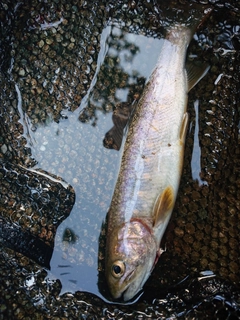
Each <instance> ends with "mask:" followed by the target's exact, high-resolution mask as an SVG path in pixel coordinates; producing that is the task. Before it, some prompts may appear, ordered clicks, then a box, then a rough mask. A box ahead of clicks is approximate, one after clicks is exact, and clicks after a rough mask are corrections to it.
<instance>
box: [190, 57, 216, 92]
mask: <svg viewBox="0 0 240 320" xmlns="http://www.w3.org/2000/svg"><path fill="white" fill-rule="evenodd" d="M209 68H210V66H209V65H208V64H205V63H196V62H195V63H192V62H191V63H190V62H187V63H186V71H187V80H188V92H189V91H190V90H191V89H192V88H193V87H194V86H195V85H196V84H197V83H198V82H199V81H200V80H201V79H202V78H203V77H204V76H205V75H206V74H207V72H208V70H209Z"/></svg>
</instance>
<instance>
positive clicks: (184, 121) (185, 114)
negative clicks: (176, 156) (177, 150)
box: [179, 112, 189, 143]
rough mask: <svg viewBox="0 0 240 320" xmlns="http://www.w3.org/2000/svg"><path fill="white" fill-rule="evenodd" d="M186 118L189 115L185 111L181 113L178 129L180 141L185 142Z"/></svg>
mask: <svg viewBox="0 0 240 320" xmlns="http://www.w3.org/2000/svg"><path fill="white" fill-rule="evenodd" d="M188 119H189V115H188V113H187V112H185V113H184V115H183V120H182V125H181V129H180V137H179V138H180V141H181V143H185V139H186V135H187V128H188Z"/></svg>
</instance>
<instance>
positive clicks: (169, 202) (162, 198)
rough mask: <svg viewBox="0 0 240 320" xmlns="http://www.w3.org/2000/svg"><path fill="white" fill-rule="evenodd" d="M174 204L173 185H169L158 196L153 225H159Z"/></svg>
mask: <svg viewBox="0 0 240 320" xmlns="http://www.w3.org/2000/svg"><path fill="white" fill-rule="evenodd" d="M173 206H174V192H173V189H172V187H170V186H168V187H167V188H166V189H164V191H163V192H162V193H161V194H160V195H159V196H158V198H157V200H156V202H155V205H154V208H153V227H156V226H158V225H159V224H160V223H162V222H163V221H164V220H165V218H166V217H167V215H168V214H170V210H171V209H173Z"/></svg>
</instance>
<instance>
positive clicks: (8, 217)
mask: <svg viewBox="0 0 240 320" xmlns="http://www.w3.org/2000/svg"><path fill="white" fill-rule="evenodd" d="M193 3H195V2H194V1H193ZM199 3H205V4H206V6H207V7H209V6H211V7H212V13H211V15H210V16H209V17H208V18H207V19H206V21H204V22H203V24H202V26H200V27H199V29H198V30H197V31H196V33H195V35H194V38H193V41H192V42H191V44H190V47H189V50H188V60H189V61H191V60H194V59H196V57H197V60H199V61H203V62H207V63H208V64H209V65H210V66H211V69H210V71H209V73H208V74H207V76H206V77H205V78H204V79H202V80H201V82H200V83H199V84H198V85H197V86H196V87H195V88H194V89H193V90H191V92H190V93H189V103H188V112H189V115H190V121H189V130H188V134H187V139H186V150H185V158H184V168H183V174H182V179H181V184H180V188H179V193H178V197H177V201H176V205H175V209H174V212H173V216H172V218H171V221H170V223H169V226H168V228H167V231H166V233H165V236H164V239H163V241H162V245H161V246H162V248H163V249H166V251H165V252H164V253H163V254H162V256H161V258H160V259H159V262H158V264H157V266H156V267H155V269H154V271H153V273H152V275H151V277H150V278H149V280H148V282H147V283H146V285H145V287H144V292H143V294H142V296H141V297H140V298H139V300H138V301H136V302H135V303H132V304H129V305H121V304H114V303H109V302H108V301H106V299H105V298H104V292H105V282H104V277H103V273H104V244H105V238H104V237H105V226H104V220H105V216H106V213H107V210H108V207H109V204H110V201H111V196H112V192H113V189H114V185H115V182H116V178H117V175H118V169H119V163H120V157H121V152H118V151H116V150H111V149H118V145H119V144H121V139H120V143H118V142H117V143H115V141H113V140H112V136H111V134H109V132H110V133H111V132H112V131H111V128H113V127H114V125H116V123H118V125H119V126H121V130H122V132H123V134H124V130H125V123H120V124H119V122H118V118H119V117H120V118H121V117H122V118H123V116H124V117H126V118H128V117H129V114H131V112H132V111H133V109H134V104H133V102H134V101H137V100H138V99H139V97H140V96H141V93H142V90H143V88H144V84H145V81H146V79H147V78H148V77H149V75H150V73H151V70H152V67H154V63H155V62H156V59H157V56H158V51H157V50H158V49H159V47H158V45H159V44H155V41H158V40H159V39H161V37H163V36H164V27H166V26H167V25H168V24H169V23H171V21H172V20H171V19H173V18H172V17H171V19H170V18H169V13H170V12H174V13H175V14H176V15H180V13H181V11H179V12H178V8H181V7H182V6H185V5H186V3H184V1H172V2H170V3H169V4H168V7H167V8H164V7H163V4H161V2H160V1H128V2H127V1H118V2H117V3H115V2H110V1H109V2H108V1H101V2H92V1H89V2H86V1H75V0H71V1H65V0H54V1H41V0H32V1H21V2H20V1H7V0H3V1H2V2H1V4H0V21H1V37H0V42H1V44H0V66H1V73H0V82H1V86H0V88H1V90H0V115H1V118H0V121H1V125H0V131H1V136H0V178H1V180H0V184H1V187H0V206H1V214H0V245H1V252H0V270H1V278H0V319H148V318H149V319H150V318H152V319H176V318H180V319H181V318H184V319H193V318H194V319H207V318H209V319H238V318H239V317H240V289H239V279H240V271H239V257H240V252H239V218H240V217H239V208H240V203H239V199H240V195H239V186H240V162H239V161H240V160H239V154H240V149H239V83H240V79H239V74H240V73H239V71H240V70H239V65H240V60H239V49H240V25H239V17H240V13H239V10H240V8H239V4H238V3H237V1H233V0H232V1H229V2H225V1H210V0H209V1H199ZM143 48H144V49H143ZM141 50H143V51H144V50H145V51H144V56H145V60H139V61H138V60H137V59H135V57H136V56H137V55H138V54H139V52H140V51H141ZM150 56H151V57H153V58H152V61H150V60H151V59H150V58H149V57H150ZM146 57H147V58H146ZM154 59H155V60H154ZM154 61H155V62H154ZM151 63H152V67H150V65H151ZM122 118H121V119H122ZM107 133H108V134H107ZM104 139H105V140H104ZM103 141H104V142H103ZM104 145H105V147H104ZM106 147H107V148H106ZM54 261H55V264H54ZM59 270H60V271H59ZM92 288H93V289H92Z"/></svg>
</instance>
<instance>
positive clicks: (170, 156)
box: [105, 24, 203, 301]
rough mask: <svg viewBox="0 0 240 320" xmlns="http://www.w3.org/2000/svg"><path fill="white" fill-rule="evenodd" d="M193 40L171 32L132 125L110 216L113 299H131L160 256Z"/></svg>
mask: <svg viewBox="0 0 240 320" xmlns="http://www.w3.org/2000/svg"><path fill="white" fill-rule="evenodd" d="M191 38H192V32H191V30H190V28H188V27H186V26H184V25H181V24H176V25H175V26H173V27H171V28H169V29H168V32H167V34H166V38H165V39H164V41H163V45H162V49H161V52H160V56H159V59H158V62H157V66H156V68H155V69H154V71H153V73H152V75H151V77H150V79H149V81H148V83H147V85H146V87H145V89H144V92H143V95H142V97H141V99H140V101H139V104H138V106H137V108H136V110H135V113H134V115H133V118H132V121H131V124H130V126H129V130H128V134H127V138H126V142H125V146H124V151H123V156H122V162H121V167H120V172H119V176H118V180H117V183H116V187H115V191H114V194H113V198H112V202H111V206H110V209H109V212H108V229H107V244H106V265H105V272H106V279H107V282H108V287H109V291H110V294H111V296H112V297H113V299H119V298H121V299H123V300H124V301H128V300H130V299H132V298H133V297H134V296H135V295H136V294H137V293H138V292H139V291H140V290H141V289H142V287H143V285H144V283H145V282H146V280H147V279H148V277H149V275H150V273H151V271H152V269H153V268H154V266H155V264H156V262H157V260H158V257H159V256H160V253H161V252H160V249H159V248H160V242H161V239H162V236H163V234H164V231H165V229H166V227H167V224H168V222H169V219H170V216H171V213H172V210H173V208H174V204H175V200H176V196H177V192H178V187H179V182H180V177H181V172H182V165H183V155H184V143H185V137H186V131H187V123H188V114H187V110H186V108H187V96H188V91H189V83H188V76H187V71H186V68H185V58H186V51H187V47H188V45H189V42H190V40H191ZM202 75H203V74H202Z"/></svg>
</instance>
